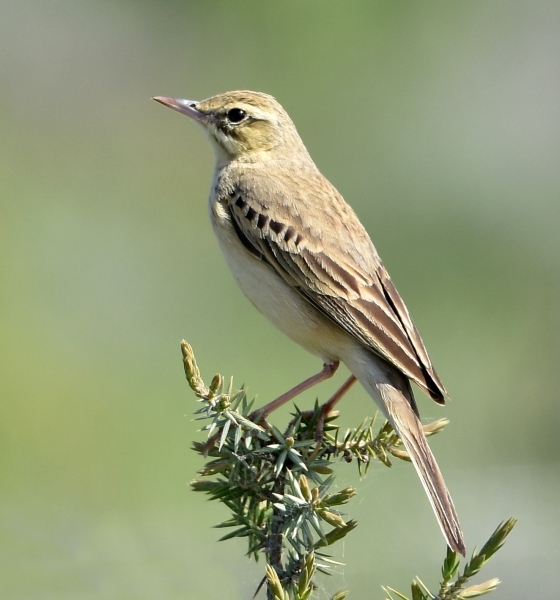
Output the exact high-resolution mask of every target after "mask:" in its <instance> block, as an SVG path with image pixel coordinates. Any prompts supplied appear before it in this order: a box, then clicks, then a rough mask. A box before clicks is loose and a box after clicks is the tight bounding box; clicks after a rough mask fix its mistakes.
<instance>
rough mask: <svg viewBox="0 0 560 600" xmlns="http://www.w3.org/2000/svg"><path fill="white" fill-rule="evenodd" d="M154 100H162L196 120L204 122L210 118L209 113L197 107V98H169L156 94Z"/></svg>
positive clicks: (166, 104) (164, 103) (163, 102)
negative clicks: (206, 113)
mask: <svg viewBox="0 0 560 600" xmlns="http://www.w3.org/2000/svg"><path fill="white" fill-rule="evenodd" d="M152 100H155V101H156V102H160V103H161V104H163V105H165V106H169V108H172V109H173V110H176V111H177V112H180V113H181V114H183V115H187V117H190V118H191V119H194V120H195V121H199V122H201V123H204V122H205V121H207V120H208V117H207V115H205V114H204V113H203V112H200V111H199V110H197V109H196V100H182V99H181V98H168V97H167V96H154V97H153V98H152Z"/></svg>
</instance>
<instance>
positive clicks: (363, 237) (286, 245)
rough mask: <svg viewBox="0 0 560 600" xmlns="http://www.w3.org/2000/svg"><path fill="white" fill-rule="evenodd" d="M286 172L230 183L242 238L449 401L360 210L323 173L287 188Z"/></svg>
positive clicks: (334, 316) (347, 326) (348, 327)
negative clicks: (355, 209) (358, 212)
mask: <svg viewBox="0 0 560 600" xmlns="http://www.w3.org/2000/svg"><path fill="white" fill-rule="evenodd" d="M285 177H286V174H284V176H283V177H281V178H276V179H273V180H270V179H269V178H267V181H266V185H265V183H264V182H262V181H260V180H259V179H258V177H255V176H254V174H251V175H249V174H245V176H244V174H243V173H238V174H237V176H236V177H235V185H233V186H228V192H227V197H225V198H223V201H224V202H225V203H227V206H228V209H229V213H230V215H231V220H232V224H233V227H234V228H235V230H236V232H237V235H238V236H239V238H240V240H241V242H242V243H243V244H244V246H245V247H246V248H247V250H248V251H249V252H251V253H252V254H253V255H255V256H257V257H258V258H260V259H261V260H263V261H265V262H266V263H268V264H269V265H270V266H271V267H272V268H273V269H274V270H275V271H276V272H277V273H278V275H280V276H281V277H282V278H283V279H284V280H285V281H286V282H287V283H288V284H290V285H291V286H293V287H294V288H295V289H297V291H298V292H299V293H300V294H301V295H302V296H303V297H305V298H306V299H307V300H308V301H309V302H310V303H311V304H313V305H314V306H315V307H316V308H317V309H319V310H320V311H321V312H322V313H323V314H325V315H326V316H327V317H328V318H329V319H331V320H332V321H334V322H335V323H337V324H338V325H339V326H340V327H342V328H343V329H344V330H345V331H347V332H348V333H349V334H350V335H352V336H353V337H355V338H356V339H357V340H358V341H359V342H360V343H362V344H363V345H364V346H366V347H367V348H369V349H371V350H373V351H374V352H375V353H376V354H378V355H379V356H381V357H382V358H384V359H385V360H387V361H388V362H389V363H391V364H393V365H394V366H395V367H397V368H398V369H399V370H400V371H402V372H403V373H404V374H405V375H406V376H407V377H408V378H410V379H411V380H413V381H414V382H415V383H416V384H418V385H419V386H420V387H421V388H422V389H424V390H425V391H426V392H427V393H428V394H429V395H430V396H431V397H432V398H433V399H434V400H436V401H437V402H440V403H443V402H444V397H445V394H446V392H445V388H444V387H443V384H442V383H441V381H440V379H439V377H438V376H437V374H436V372H435V370H434V368H433V366H432V363H431V362H430V359H429V357H428V353H427V352H426V348H425V347H424V343H423V342H422V339H421V338H420V335H419V333H418V331H417V329H416V327H415V325H414V323H413V322H412V320H411V318H410V315H409V313H408V310H407V308H406V306H405V304H404V302H403V301H402V299H401V297H400V295H399V293H398V292H397V290H396V288H395V286H394V285H393V283H392V282H391V279H390V278H389V275H388V273H387V271H386V270H385V267H384V266H383V264H382V263H381V260H380V259H379V256H378V255H377V253H376V251H375V248H374V247H373V244H372V243H371V241H370V239H369V236H368V235H367V233H366V231H365V229H364V228H363V226H362V225H361V223H360V222H359V220H358V218H357V216H356V215H355V213H354V212H353V211H352V209H351V208H350V207H349V206H348V205H347V204H346V202H344V200H343V199H342V197H341V196H340V194H338V192H337V191H336V190H335V189H334V187H332V185H331V184H330V183H329V182H328V181H327V180H326V179H325V178H324V177H323V176H322V175H320V173H318V172H316V173H310V174H308V178H307V179H306V184H307V185H306V186H305V191H303V190H302V189H301V187H299V188H298V187H297V186H294V185H289V186H288V187H289V190H288V189H286V184H285V183H284V182H285ZM294 190H295V191H294ZM294 195H295V196H297V197H294Z"/></svg>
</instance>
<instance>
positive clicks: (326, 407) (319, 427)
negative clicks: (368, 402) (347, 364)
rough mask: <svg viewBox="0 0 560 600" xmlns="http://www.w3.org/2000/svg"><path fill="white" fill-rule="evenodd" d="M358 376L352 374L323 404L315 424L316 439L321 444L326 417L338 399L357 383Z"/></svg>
mask: <svg viewBox="0 0 560 600" xmlns="http://www.w3.org/2000/svg"><path fill="white" fill-rule="evenodd" d="M356 381H357V380H356V377H354V375H350V377H348V379H347V380H346V381H345V382H344V383H343V384H342V386H340V388H338V390H337V391H336V392H335V393H334V394H333V395H332V396H331V397H330V398H329V399H328V400H327V401H326V402H325V403H324V404H323V405H322V406H321V409H320V411H319V416H318V417H317V423H316V424H315V441H316V442H318V444H320V443H321V442H322V441H323V427H324V425H325V419H326V418H327V417H328V416H329V414H330V413H331V412H332V410H333V408H334V407H335V405H336V404H337V403H338V401H339V400H340V399H341V398H342V396H344V394H346V392H347V391H348V390H349V389H350V388H351V387H352V386H353V385H354V383H356Z"/></svg>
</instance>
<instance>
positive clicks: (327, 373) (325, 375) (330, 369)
mask: <svg viewBox="0 0 560 600" xmlns="http://www.w3.org/2000/svg"><path fill="white" fill-rule="evenodd" d="M338 365H339V362H338V361H336V362H334V363H329V364H326V363H325V364H324V365H323V368H322V370H321V371H320V372H319V373H317V374H316V375H313V377H310V378H309V379H306V380H305V381H302V382H301V383H300V384H298V385H296V386H295V387H293V388H292V389H291V390H288V391H287V392H285V393H284V394H282V395H281V396H278V398H276V400H272V402H269V403H268V404H265V405H264V406H263V407H262V408H257V410H254V411H253V412H252V413H251V414H250V415H249V420H250V421H253V422H254V423H261V422H262V421H264V420H265V419H266V417H268V415H269V414H270V413H271V412H273V411H275V410H276V409H277V408H280V407H281V406H282V405H283V404H286V402H289V401H290V400H291V399H292V398H295V397H296V396H299V394H301V393H302V392H305V390H308V389H309V388H310V387H313V386H314V385H317V384H318V383H321V381H324V380H325V379H329V377H332V376H333V375H334V374H335V373H336V370H337V369H338ZM347 383H348V382H347ZM347 383H346V384H345V385H347ZM350 385H352V384H350ZM348 387H350V386H348ZM342 388H344V386H342ZM342 388H341V389H340V390H339V391H338V392H337V393H336V394H335V395H334V396H333V397H332V398H331V399H330V400H329V402H327V404H328V403H331V402H333V400H334V402H333V406H334V404H335V403H336V402H337V401H338V400H339V399H340V398H341V397H342V395H343V394H344V392H345V391H346V390H344V391H342ZM341 391H342V394H340V395H339V396H338V397H337V398H336V399H335V397H336V396H337V394H339V392H341ZM323 420H324V417H323ZM219 437H220V431H218V432H217V433H215V434H214V435H213V436H212V437H209V438H208V440H207V441H206V444H204V455H205V456H207V455H208V452H209V451H210V450H211V449H212V448H213V447H214V444H215V443H216V440H217V439H218V438H219Z"/></svg>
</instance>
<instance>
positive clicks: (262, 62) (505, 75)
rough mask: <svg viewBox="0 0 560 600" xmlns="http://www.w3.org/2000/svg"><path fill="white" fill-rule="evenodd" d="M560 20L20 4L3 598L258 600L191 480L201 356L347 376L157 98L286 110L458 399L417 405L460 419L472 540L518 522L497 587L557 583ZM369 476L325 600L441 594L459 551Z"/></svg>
mask: <svg viewBox="0 0 560 600" xmlns="http://www.w3.org/2000/svg"><path fill="white" fill-rule="evenodd" d="M558 31H560V5H559V4H558V3H557V2H555V1H553V0H549V1H546V0H545V1H543V2H538V3H533V2H521V1H516V0H511V1H509V2H488V1H482V0H469V1H468V2H467V1H459V2H453V3H449V2H443V1H436V2H430V3H421V2H407V3H402V2H390V1H388V0H385V1H357V0H356V1H348V0H345V1H342V0H329V1H324V2H317V1H312V0H280V1H277V2H262V1H261V2H257V1H249V0H238V1H237V2H226V1H225V0H221V1H208V0H205V1H202V0H201V1H181V2H180V1H172V0H166V1H159V2H148V1H147V0H134V1H132V0H118V1H115V0H113V1H108V0H101V1H100V0H97V1H93V0H72V1H70V0H51V1H50V2H40V1H38V0H28V1H27V2H18V1H16V0H3V2H2V3H1V4H0V78H1V89H2V93H1V94H0V136H1V144H0V173H1V175H0V176H1V187H0V194H1V196H0V319H1V322H0V353H1V360H0V453H1V459H0V556H1V560H0V590H1V593H0V594H1V596H2V598H6V599H10V600H12V599H14V600H15V599H18V600H19V599H24V598H25V599H41V600H42V599H55V598H56V599H57V600H58V599H72V600H74V599H78V600H82V599H83V600H85V599H88V600H89V599H96V600H97V599H105V598H106V599H144V598H145V599H152V598H158V599H160V598H162V599H179V598H205V599H206V598H207V599H218V598H225V597H227V598H239V599H243V598H250V597H251V596H252V594H253V592H254V590H255V588H256V586H257V584H258V583H259V581H260V578H261V576H262V569H263V565H262V563H261V564H259V565H258V566H254V565H252V564H250V563H249V561H248V560H246V559H245V558H244V556H243V553H244V551H245V545H244V543H243V541H228V542H224V543H220V544H218V543H217V542H216V540H217V539H218V538H219V537H220V535H221V534H220V531H217V530H214V529H211V527H212V525H214V524H215V523H217V522H219V521H220V520H223V519H225V518H226V517H227V515H226V514H225V513H224V512H223V510H222V507H220V506H212V505H210V504H209V503H208V502H207V501H206V500H205V498H204V497H198V496H199V495H197V494H194V493H193V492H191V491H190V490H189V487H188V482H189V480H191V479H192V478H194V476H195V473H196V469H197V468H199V467H200V465H201V463H200V461H199V459H198V457H197V456H195V455H194V453H192V452H191V451H190V449H189V446H190V444H191V442H192V440H195V439H198V440H200V439H201V438H202V434H201V433H197V428H198V427H197V424H196V423H193V422H192V411H193V410H194V409H195V408H196V403H195V401H194V397H193V395H192V394H191V393H189V390H188V388H187V385H186V382H185V380H184V374H183V368H182V363H181V355H180V350H179V342H180V340H181V339H182V338H186V339H187V340H188V341H189V342H190V343H191V344H192V345H193V347H194V349H195V352H196V356H197V358H198V360H199V364H200V367H201V369H202V373H203V375H204V376H205V378H206V379H207V380H209V379H210V378H211V377H212V375H213V374H214V373H215V372H218V371H219V372H221V373H223V374H224V375H225V376H229V375H231V374H233V375H234V376H235V381H236V382H237V383H238V384H241V383H245V384H247V385H248V386H249V392H250V393H252V394H258V398H259V402H261V403H264V402H265V401H267V400H270V399H272V398H274V397H276V396H277V395H279V394H280V393H281V392H283V391H285V390H286V389H287V388H288V387H291V386H292V385H293V384H295V383H297V382H299V381H300V380H301V379H303V378H305V377H307V376H309V375H311V374H312V373H314V372H316V371H317V370H318V368H320V364H319V362H318V360H317V359H315V358H314V357H312V356H309V355H307V354H305V353H304V351H303V350H300V349H299V348H297V347H295V346H294V345H293V344H292V343H291V342H289V341H288V340H287V339H285V338H283V337H282V336H281V335H280V334H279V333H277V332H276V331H275V330H274V329H273V328H272V326H270V325H269V324H268V323H267V322H266V321H265V320H264V318H263V317H261V316H260V315H258V314H257V313H256V312H255V310H254V309H253V307H252V306H251V305H250V304H249V302H247V301H246V300H245V299H244V298H243V297H242V295H241V293H240V292H239V291H238V290H237V289H236V287H235V284H234V282H233V280H232V278H231V276H230V274H229V273H228V272H227V270H226V267H225V264H224V262H223V260H222V257H221V256H220V254H219V250H218V247H217V243H216V241H215V240H214V238H213V234H212V232H211V228H210V224H209V220H208V216H207V207H206V201H207V195H208V189H209V185H210V178H211V175H212V169H213V155H212V150H211V147H210V145H209V143H208V141H207V140H206V139H205V137H204V135H203V133H202V132H201V131H200V130H199V129H198V128H197V127H196V126H195V125H194V124H193V123H192V122H190V121H189V120H188V119H186V118H185V117H182V116H180V115H179V114H177V113H175V112H173V111H171V110H169V109H166V108H164V107H162V106H161V105H158V104H156V103H155V102H152V101H151V100H150V97H151V96H154V95H169V96H179V97H186V98H191V99H202V98H205V97H208V96H211V95H213V94H216V93H219V92H223V91H226V90H230V89H243V88H247V89H254V90H259V91H265V92H268V93H271V94H273V95H274V96H276V97H277V98H278V99H279V101H280V102H281V103H282V104H283V105H284V107H285V108H286V109H287V111H288V112H289V114H290V115H291V116H292V118H293V120H294V121H295V123H296V124H297V126H298V129H299V131H300V133H301V135H302V137H303V139H304V141H305V143H306V144H307V146H308V148H309V150H310V152H311V155H312V156H313V157H314V159H315V161H316V162H317V164H318V165H319V167H320V168H321V170H322V171H323V173H324V174H325V175H326V176H327V177H328V178H329V179H330V180H331V181H332V182H333V183H334V184H335V185H336V186H337V187H338V189H339V190H340V191H341V192H342V194H343V195H344V196H345V198H346V199H347V200H348V201H349V202H350V203H351V204H352V205H353V207H354V208H355V210H356V211H357V213H358V214H359V216H360V218H361V219H362V221H363V222H364V224H365V225H366V227H367V229H368V230H369V232H370V234H371V236H372V238H373V240H374V241H375V244H376V246H377V249H378V251H379V253H380V254H381V256H382V258H383V259H384V262H385V264H386V266H387V268H388V270H389V272H390V273H391V276H392V278H393V280H394V282H395V283H396V285H397V287H398V288H399V291H400V292H401V295H402V296H403V297H404V299H405V301H406V303H407V305H408V306H409V308H410V310H411V312H412V314H413V317H414V319H415V321H416V323H417V325H418V327H419V329H420V331H421V333H422V336H423V338H424V341H425V342H426V345H427V347H428V349H429V351H430V354H431V357H432V360H433V361H434V363H435V365H436V367H437V369H438V372H439V374H440V375H441V377H442V379H443V381H444V383H445V385H446V387H447V389H448V390H449V393H450V396H451V400H450V402H449V403H448V405H447V407H446V408H445V409H441V408H439V407H438V406H436V405H435V404H434V403H433V402H431V401H429V400H428V399H427V398H426V397H423V396H422V395H421V394H419V395H418V399H419V403H420V409H421V412H422V416H423V418H424V419H425V420H426V421H428V420H430V419H433V418H439V417H442V416H447V417H449V418H450V419H451V424H450V426H449V427H448V428H447V429H446V431H445V432H444V433H443V434H441V435H439V436H437V437H436V438H433V443H432V447H433V448H434V451H435V454H436V456H437V457H438V461H439V462H440V465H441V467H442V470H443V471H444V474H445V476H446V479H447V482H448V484H449V487H450V489H451V491H452V494H453V497H454V499H455V504H456V506H457V509H458V512H459V514H460V516H461V520H462V525H463V528H464V531H465V535H466V538H467V544H468V548H469V552H470V551H471V550H472V549H473V547H474V546H475V545H478V546H479V547H480V545H481V544H482V543H483V542H484V541H485V540H486V539H487V538H488V536H489V535H490V533H491V532H492V531H493V529H494V528H495V527H496V526H497V525H498V523H499V522H500V521H501V520H503V519H505V518H508V517H511V516H514V517H517V518H518V519H519V523H518V526H517V527H516V529H515V530H514V532H513V533H512V535H511V536H510V538H509V539H508V541H507V543H506V546H505V547H504V549H503V550H502V551H500V552H499V553H498V554H497V556H496V557H495V559H493V561H492V562H491V563H490V565H489V566H488V568H487V569H486V570H485V572H484V573H483V575H486V577H485V579H488V578H490V577H493V576H497V577H500V579H502V580H503V584H502V585H501V586H500V588H499V590H498V591H497V592H496V593H495V594H494V595H493V596H492V597H493V598H496V600H498V598H508V599H516V598H520V599H521V598H526V597H527V596H528V595H529V593H530V592H532V591H537V590H538V592H539V596H542V597H554V596H555V595H556V594H557V582H556V579H557V577H556V571H557V564H558V561H559V560H560V548H559V547H558V539H559V537H560V511H559V498H560V473H559V467H560V436H559V435H558V431H559V429H560V409H559V406H558V390H559V387H560V368H559V366H558V364H559V358H560V310H559V300H560V236H559V233H558V230H559V220H560V202H559V192H560V170H559V164H560V104H559V101H558V98H559V97H560V75H559V73H560V42H559V39H560V38H559V36H558ZM346 375H347V373H346V372H343V369H341V372H340V373H339V374H338V375H337V377H336V379H335V380H334V381H330V382H328V383H325V384H323V385H322V386H321V388H320V389H316V390H313V391H310V392H309V393H307V394H306V395H305V396H304V397H302V398H301V399H300V400H299V405H300V406H310V405H311V404H312V403H313V401H314V399H315V397H316V396H317V394H318V395H319V397H320V398H321V399H326V398H327V397H328V395H329V393H331V392H332V390H334V389H335V387H336V386H337V385H339V384H340V382H341V381H342V380H343V378H344V377H346ZM341 411H342V415H341V423H342V424H343V426H348V427H349V426H353V425H357V424H358V423H359V422H361V420H362V419H363V418H364V417H365V416H367V415H371V414H373V411H374V405H373V403H372V401H371V400H370V399H369V398H368V397H367V395H366V394H365V392H363V391H362V390H360V389H358V388H357V387H356V389H353V390H352V394H351V397H350V398H349V399H347V400H346V401H345V402H344V403H343V404H342V405H341ZM286 414H287V413H283V414H280V415H278V417H276V418H277V422H279V423H282V422H283V419H285V417H286ZM350 484H352V485H356V486H357V488H358V491H359V496H358V498H357V499H356V500H354V502H353V504H350V506H349V507H348V514H349V515H351V516H352V517H353V518H357V519H358V521H359V523H360V527H359V528H358V529H357V530H356V531H355V532H354V533H353V534H352V535H350V536H349V537H348V538H347V540H346V542H345V545H344V547H343V551H342V552H339V553H338V554H337V556H336V558H337V559H339V560H341V561H342V562H344V563H346V566H345V567H341V568H339V569H338V572H337V574H336V576H334V577H333V578H330V579H326V580H322V585H323V586H324V587H322V588H321V590H320V594H319V597H321V598H326V597H328V594H329V593H331V594H332V593H333V592H334V591H336V590H337V589H339V588H340V587H347V588H349V589H350V590H351V595H352V598H366V597H367V598H379V599H382V598H383V597H384V595H383V592H382V590H381V588H380V586H381V585H382V584H383V585H390V586H392V587H395V588H397V589H399V590H401V591H404V592H406V591H407V590H408V586H409V583H410V581H411V579H412V577H413V576H415V575H419V576H420V577H421V578H422V579H423V580H424V581H425V583H427V584H429V585H432V584H434V583H435V582H436V581H437V579H438V569H439V566H440V564H441V560H442V559H443V556H444V543H443V540H442V537H441V535H440V532H439V529H438V526H437V524H436V521H435V519H434V517H433V515H432V513H431V510H430V507H429V504H428V502H427V500H426V498H425V496H424V493H423V491H422V489H421V486H420V485H419V483H418V481H417V478H416V475H415V474H414V472H413V469H412V467H411V466H410V465H408V464H405V463H399V464H396V465H394V468H393V469H392V470H388V469H386V468H385V467H382V466H377V465H376V466H374V467H372V469H371V470H370V472H369V474H368V476H367V477H366V478H365V479H363V480H361V481H360V480H359V479H358V477H357V469H355V466H353V465H351V466H350V467H348V466H346V465H341V467H340V473H339V479H338V485H340V486H341V487H343V486H345V485H350ZM261 595H262V594H261Z"/></svg>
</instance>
